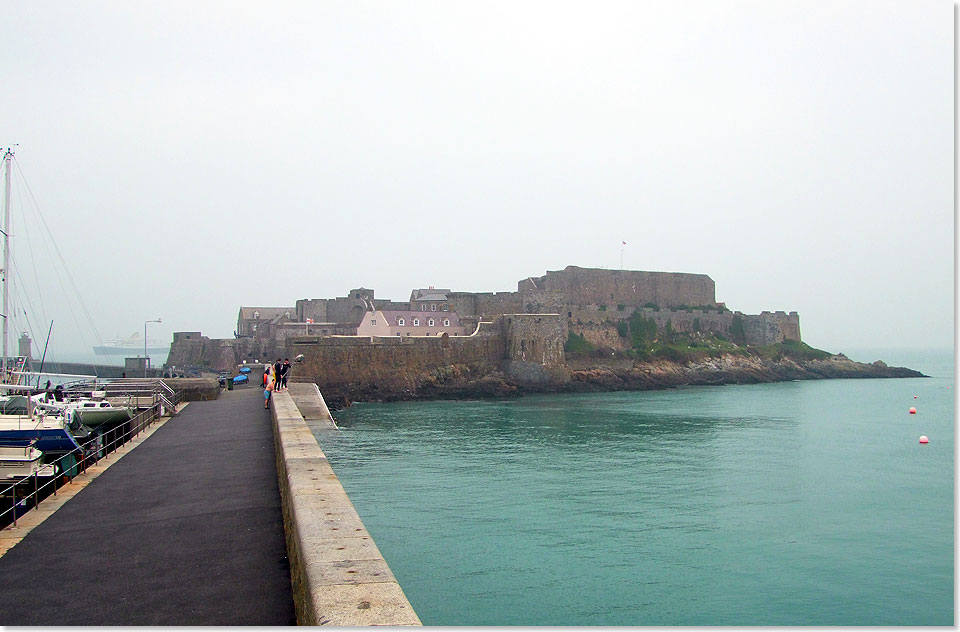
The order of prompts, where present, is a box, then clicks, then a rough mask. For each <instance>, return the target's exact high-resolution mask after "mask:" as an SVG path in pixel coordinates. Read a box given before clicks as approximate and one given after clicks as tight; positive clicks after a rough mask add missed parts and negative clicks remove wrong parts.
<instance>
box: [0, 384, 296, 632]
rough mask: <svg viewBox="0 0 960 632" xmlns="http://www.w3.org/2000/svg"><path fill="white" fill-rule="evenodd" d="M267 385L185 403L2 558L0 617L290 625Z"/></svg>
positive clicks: (18, 621) (9, 621)
mask: <svg viewBox="0 0 960 632" xmlns="http://www.w3.org/2000/svg"><path fill="white" fill-rule="evenodd" d="M262 393H263V391H262V390H260V389H259V388H249V389H247V388H242V389H237V390H234V391H229V392H224V393H223V394H222V395H221V397H220V399H219V400H217V401H210V402H193V403H191V404H189V405H188V406H187V407H186V408H184V409H183V411H182V412H181V413H180V414H179V415H178V416H176V417H173V418H171V419H170V420H168V421H167V422H166V423H165V424H164V425H163V426H162V427H160V428H158V429H157V431H156V432H155V433H154V434H153V436H151V437H150V438H149V440H147V441H145V442H144V443H143V444H141V445H139V446H138V447H137V448H136V449H135V450H132V451H131V452H130V453H128V454H126V455H125V456H124V457H123V458H122V459H121V460H119V461H118V462H116V463H114V464H113V465H112V466H111V467H110V468H109V469H108V470H106V471H104V472H103V473H102V474H101V475H100V476H99V477H98V478H97V480H96V482H95V484H93V485H88V486H87V487H85V488H84V489H83V490H82V491H81V492H79V493H78V494H77V495H76V496H75V497H74V498H72V499H71V500H70V501H69V502H67V503H65V504H63V506H62V507H60V508H59V509H58V510H57V511H56V512H55V513H53V514H52V515H51V516H50V517H49V518H47V519H46V520H45V521H43V522H42V523H41V524H39V525H38V526H37V527H35V528H34V530H33V531H31V532H30V533H29V534H28V535H27V536H26V537H25V538H24V539H23V540H22V541H21V542H20V543H19V544H17V545H16V546H14V547H13V548H12V549H10V550H9V551H7V553H6V554H4V555H3V557H0V625H2V626H17V625H42V626H61V625H96V626H104V625H141V626H145V625H264V626H265V625H286V624H294V623H296V616H295V612H294V603H293V597H292V591H291V583H290V567H289V563H288V561H287V557H286V556H287V550H286V543H285V539H284V524H283V515H282V511H281V501H280V493H279V489H278V485H277V470H276V461H275V449H274V438H273V432H272V421H271V412H270V411H267V410H264V408H263V399H262ZM42 507H43V505H42V504H41V508H42Z"/></svg>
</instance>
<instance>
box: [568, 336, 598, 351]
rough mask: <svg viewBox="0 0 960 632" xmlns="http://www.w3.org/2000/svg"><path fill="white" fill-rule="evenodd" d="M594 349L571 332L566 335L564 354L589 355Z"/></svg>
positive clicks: (581, 337) (582, 338) (585, 340)
mask: <svg viewBox="0 0 960 632" xmlns="http://www.w3.org/2000/svg"><path fill="white" fill-rule="evenodd" d="M595 349H596V347H595V346H594V345H592V344H590V343H589V342H587V339H586V338H584V337H583V336H580V335H578V334H575V333H573V332H572V331H571V332H568V333H567V341H566V342H565V343H564V344H563V351H564V353H590V352H591V351H594V350H595Z"/></svg>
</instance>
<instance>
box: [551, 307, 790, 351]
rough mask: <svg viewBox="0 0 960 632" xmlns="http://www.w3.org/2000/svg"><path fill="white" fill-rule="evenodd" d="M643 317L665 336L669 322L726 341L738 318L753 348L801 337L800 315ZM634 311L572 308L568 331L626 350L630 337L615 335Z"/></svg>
mask: <svg viewBox="0 0 960 632" xmlns="http://www.w3.org/2000/svg"><path fill="white" fill-rule="evenodd" d="M640 313H641V314H642V315H643V317H644V318H652V319H653V320H654V321H656V323H657V331H658V332H659V333H663V332H664V331H665V330H666V327H667V323H670V328H671V329H672V330H673V331H675V332H679V333H693V332H696V331H701V332H713V333H718V334H720V335H721V336H723V337H725V338H727V339H731V340H732V339H734V338H735V334H734V332H733V325H734V319H735V318H739V319H740V322H741V323H742V324H743V333H744V336H745V342H746V343H747V344H751V345H769V344H774V343H778V342H783V341H784V340H797V341H799V340H800V339H801V338H800V316H799V314H797V312H790V313H789V314H788V313H786V312H762V313H760V314H743V313H741V312H731V311H726V310H725V311H723V312H720V313H718V310H716V309H706V310H703V309H693V310H684V309H660V310H656V309H653V308H640ZM631 314H632V311H627V310H617V309H612V310H611V309H610V308H609V307H608V308H606V309H600V306H597V305H590V306H584V307H580V308H578V309H572V310H570V311H569V312H568V316H567V320H568V322H569V328H570V330H571V331H574V332H575V333H577V334H578V335H581V336H583V337H584V339H586V340H587V341H588V342H590V343H591V344H593V345H595V346H598V347H609V348H612V349H624V348H627V347H629V346H630V341H629V339H628V338H622V337H620V336H619V334H616V325H617V323H618V322H620V321H625V320H628V319H629V318H630V315H631Z"/></svg>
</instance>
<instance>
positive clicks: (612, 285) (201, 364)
mask: <svg viewBox="0 0 960 632" xmlns="http://www.w3.org/2000/svg"><path fill="white" fill-rule="evenodd" d="M635 314H641V315H642V316H643V317H644V318H645V319H650V320H652V321H654V322H656V327H657V329H658V331H663V330H666V329H669V330H671V331H674V332H689V333H693V332H703V333H708V334H716V335H720V336H723V337H725V338H727V339H731V340H735V341H739V342H741V343H745V344H755V345H767V344H773V343H777V342H782V341H784V340H796V341H799V340H800V317H799V315H798V314H797V312H789V313H787V312H783V311H777V312H768V311H764V312H762V313H760V314H743V313H741V312H738V311H731V310H729V309H728V308H727V307H726V305H725V304H724V303H720V302H717V301H716V296H715V284H714V281H713V279H711V278H710V277H709V276H707V275H705V274H689V273H677V272H645V271H639V270H607V269H597V268H580V267H577V266H567V267H566V268H564V269H563V270H556V271H548V272H547V273H546V274H545V275H544V276H540V277H527V278H524V279H522V280H520V281H519V282H518V283H517V291H515V292H455V291H451V290H449V289H437V288H433V287H430V288H426V289H415V290H413V291H412V292H411V295H410V299H409V300H408V301H392V300H388V299H379V298H376V296H375V293H374V290H372V289H367V288H356V289H353V290H350V292H349V294H348V295H347V296H342V297H337V298H321V299H301V300H298V301H296V303H295V305H293V306H289V307H241V308H240V311H239V314H238V316H237V327H236V331H235V332H234V337H233V338H230V339H210V338H208V337H206V336H203V335H202V334H201V332H196V331H189V332H176V333H174V337H173V343H172V345H171V347H170V354H169V356H168V360H167V365H168V366H176V367H180V368H188V367H197V368H204V369H207V370H224V371H233V370H235V369H236V367H237V366H238V365H241V364H257V363H263V362H270V361H272V360H275V359H276V358H277V357H293V356H294V355H298V354H300V353H304V355H305V356H306V357H307V367H309V368H308V369H307V371H306V372H307V373H310V374H311V375H313V374H316V375H314V377H316V378H318V379H319V378H320V377H323V378H324V379H331V380H334V381H336V380H350V379H359V378H358V377H357V376H361V377H364V378H370V379H375V378H376V377H377V376H381V377H382V379H385V380H389V381H395V380H396V375H395V374H396V373H397V372H401V373H402V372H403V371H404V370H406V369H421V370H425V369H429V368H430V367H439V366H454V365H457V366H461V365H462V366H476V365H477V364H478V363H479V364H482V365H485V366H489V367H493V366H495V365H499V367H500V368H501V369H502V368H504V367H506V368H507V369H512V372H519V373H522V372H523V371H527V372H529V371H530V366H529V365H535V367H534V368H536V366H539V367H543V368H547V369H550V368H552V367H562V366H564V364H565V358H564V345H565V344H566V343H567V341H568V337H569V336H570V335H571V334H575V335H577V336H581V337H582V338H583V339H584V340H586V341H587V342H589V343H590V344H592V345H594V346H596V347H599V348H609V349H613V350H617V349H625V348H627V347H628V346H629V345H628V343H627V342H626V341H625V340H624V336H623V327H624V326H625V325H623V323H625V322H626V321H628V320H629V319H630V318H631V317H632V316H634V315H635ZM618 325H619V327H618ZM524 367H526V368H524ZM537 370H539V369H537ZM311 371H312V373H311ZM535 372H536V370H534V373H535ZM371 376H372V377H371Z"/></svg>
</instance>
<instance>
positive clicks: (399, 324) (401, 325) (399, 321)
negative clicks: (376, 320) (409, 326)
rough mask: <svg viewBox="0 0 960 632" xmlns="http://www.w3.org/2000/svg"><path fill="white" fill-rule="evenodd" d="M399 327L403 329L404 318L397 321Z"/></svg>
mask: <svg viewBox="0 0 960 632" xmlns="http://www.w3.org/2000/svg"><path fill="white" fill-rule="evenodd" d="M397 327H403V319H402V318H398V319H397Z"/></svg>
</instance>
